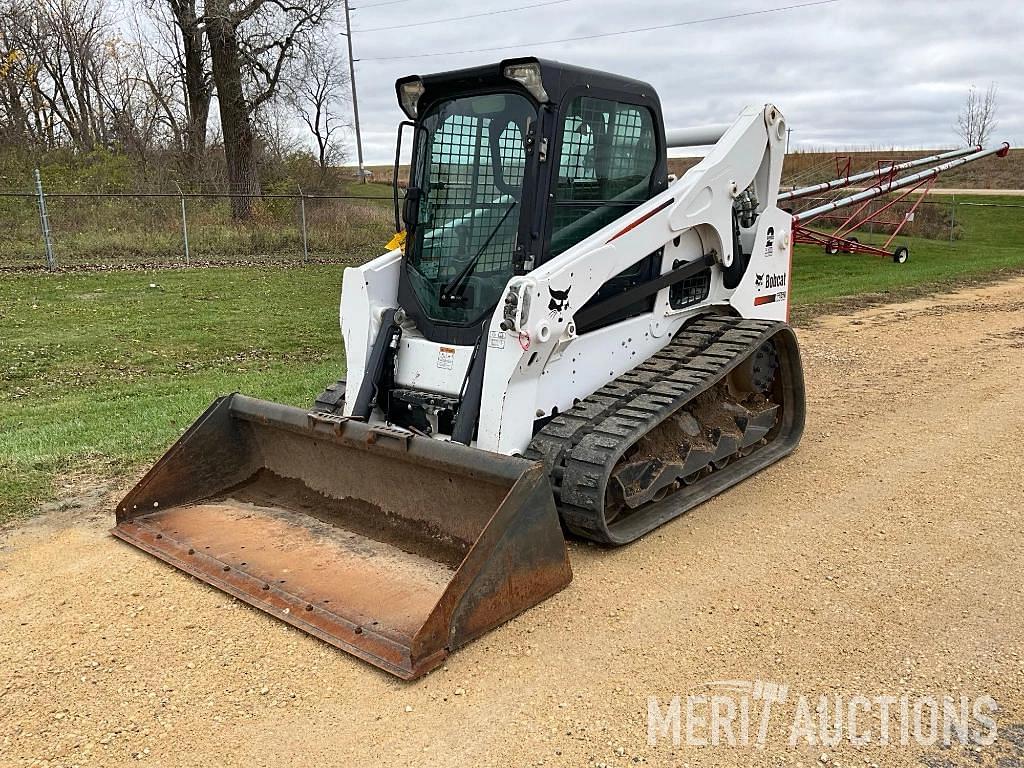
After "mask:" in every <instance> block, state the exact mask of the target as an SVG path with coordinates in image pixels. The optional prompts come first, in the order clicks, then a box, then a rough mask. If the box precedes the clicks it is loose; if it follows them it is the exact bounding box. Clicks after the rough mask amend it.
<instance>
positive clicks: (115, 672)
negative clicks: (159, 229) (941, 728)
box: [0, 278, 1024, 768]
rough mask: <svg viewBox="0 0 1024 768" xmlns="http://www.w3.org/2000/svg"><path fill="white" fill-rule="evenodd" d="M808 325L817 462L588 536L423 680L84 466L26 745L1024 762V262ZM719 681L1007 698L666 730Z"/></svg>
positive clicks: (392, 759) (147, 755) (16, 592)
mask: <svg viewBox="0 0 1024 768" xmlns="http://www.w3.org/2000/svg"><path fill="white" fill-rule="evenodd" d="M799 336H800V340H801V344H802V349H803V354H804V365H805V368H806V372H807V380H808V396H809V404H808V410H809V418H808V428H807V432H806V434H805V437H804V440H803V443H802V444H801V446H800V448H799V449H798V451H797V452H796V453H795V454H794V455H793V456H792V457H790V458H789V459H787V460H785V461H783V462H782V463H780V464H777V465H775V466H774V467H772V468H770V469H769V470H766V471H764V472H762V473H761V474H759V475H757V476H756V477H754V478H752V479H751V480H750V481H748V482H746V483H744V484H742V485H741V486H740V487H738V488H735V489H733V490H731V491H729V492H727V493H725V494H723V495H722V496H720V497H718V498H716V499H715V500H713V501H711V502H709V503H707V504H705V505H703V506H701V507H699V508H698V509H696V510H694V511H692V512H690V513H689V514H687V515H686V516H684V517H683V518H682V519H680V520H677V521H675V522H674V523H671V524H669V525H667V526H665V527H664V528H662V529H660V530H659V531H657V532H655V533H654V534H652V535H650V536H648V537H646V538H645V539H644V540H642V541H640V542H638V543H637V544H634V545H631V546H629V547H626V548H623V549H619V550H614V551H608V550H602V549H599V548H596V547H592V546H588V545H583V544H580V543H572V544H571V545H570V557H571V559H572V563H573V568H574V571H575V580H574V581H573V583H572V585H571V586H570V587H569V588H568V589H566V590H565V591H563V592H561V593H560V594H558V595H556V596H555V597H553V598H552V599H550V600H548V601H546V602H545V603H543V604H542V605H540V606H538V607H537V608H535V609H533V610H531V611H529V612H527V613H526V614H524V615H523V616H521V617H519V618H518V619H516V620H514V621H512V622H510V623H509V624H507V625H505V626H503V627H501V628H499V629H498V630H496V631H494V632H492V633H490V634H488V635H486V636H485V637H484V638H482V639H481V640H479V641H477V642H475V643H473V644H471V645H469V646H468V647H466V648H464V649H462V650H461V651H459V652H457V653H456V654H454V655H453V656H452V657H451V658H450V659H449V661H448V664H447V666H446V667H445V668H444V669H442V670H438V671H437V672H435V673H433V674H431V675H429V676H427V677H426V678H425V679H423V680H421V681H419V682H416V683H413V684H406V683H401V682H398V681H396V680H394V679H392V678H390V677H388V676H386V675H384V674H383V673H380V672H378V671H376V670H374V669H373V668H371V667H369V666H367V665H365V664H362V663H360V662H358V661H356V660H354V659H352V658H350V657H349V656H347V655H345V654H343V653H341V652H338V651H335V650H334V649H332V648H330V647H328V646H327V645H325V644H323V643H321V642H319V641H316V640H314V639H312V638H310V637H307V636H305V635H303V634H302V633H300V632H298V631H296V630H293V629H291V628H289V627H287V626H285V625H284V624H281V623H279V622H276V621H274V620H273V619H271V618H269V617H267V616H264V615H263V614H261V613H258V612H256V611H254V610H251V609H249V608H248V607H247V606H245V605H243V604H240V603H238V602H237V601H235V600H232V599H230V598H229V597H227V596H226V595H224V594H222V593H220V592H218V591H217V590H214V589H212V588H209V587H207V586H205V585H204V584H202V583H200V582H198V581H196V580H194V579H191V578H189V577H188V576H186V575H184V574H181V573H178V572H177V571H174V570H173V569H171V568H170V567H167V566H165V565H163V564H162V563H159V562H158V561H156V560H154V559H152V558H150V557H148V556H146V555H144V554H142V553H140V552H138V551H135V550H134V549H131V548H129V547H128V546H125V545H123V544H121V543H119V542H117V541H116V540H114V539H113V538H111V537H110V536H109V535H108V533H107V529H108V527H109V526H110V525H111V523H112V509H113V504H114V501H115V500H116V497H117V495H118V494H119V493H121V492H123V491H124V490H125V488H124V487H110V486H107V485H103V484H101V483H92V484H90V483H89V482H88V481H86V480H81V479H79V480H76V481H75V482H73V483H69V487H68V488H67V489H66V498H65V499H64V500H63V503H62V504H60V505H55V506H54V508H52V509H50V510H49V511H47V512H46V513H45V514H43V515H42V516H40V517H39V518H36V519H35V520H33V521H31V522H30V523H27V524H24V525H22V526H20V527H17V528H13V529H10V530H8V531H6V532H3V533H2V534H0V646H2V647H3V649H4V651H3V653H2V654H0V765H4V766H6V765H12V766H15V765H50V766H71V765H83V766H84V765H97V766H125V765H136V764H138V763H139V762H140V761H141V762H143V763H146V762H148V763H151V764H153V765H160V766H210V765H217V766H283V765H296V766H309V765H316V764H326V765H341V764H343V765H352V764H357V765H388V766H392V765H394V766H403V765H409V766H453V767H455V766H474V768H476V767H477V766H492V765H493V766H527V765H550V766H592V765H595V764H596V765H601V764H604V765H608V766H616V767H617V768H623V767H624V766H627V765H634V764H638V763H647V764H651V765H679V766H682V765H687V764H688V765H691V766H703V765H714V766H732V765H799V764H801V763H802V764H803V765H805V766H809V765H811V764H813V763H820V761H821V758H822V757H823V756H825V755H827V757H826V760H827V761H828V763H829V764H830V765H837V764H838V765H848V766H852V765H861V766H865V765H870V764H871V763H877V764H879V765H886V766H889V765H926V766H929V767H930V768H938V767H940V766H941V767H944V766H948V765H960V764H969V765H992V766H996V765H1000V766H1011V765H1022V764H1024V728H1022V727H1021V725H1020V724H1022V723H1024V568H1022V567H1021V554H1020V553H1021V552H1022V551H1024V511H1022V504H1021V501H1020V488H1021V478H1020V475H1021V468H1022V467H1024V442H1022V441H1021V439H1020V436H1021V434H1022V433H1024V388H1022V387H1021V380H1022V377H1024V279H1019V278H1018V279H1013V280H1009V281H1006V282H1003V283H999V284H994V285H987V286H982V287H976V288H971V289H969V290H965V291H961V292H958V293H953V294H949V295H946V296H941V297H931V298H923V299H918V300H914V301H910V302H907V303H904V304H898V305H887V306H881V307H874V308H870V309H866V310H860V311H857V312H855V313H852V314H847V315H842V316H826V317H820V318H817V319H816V320H814V321H813V322H811V324H809V325H807V326H805V327H803V328H802V329H800V330H799ZM716 680H750V681H753V680H770V681H777V682H780V683H784V684H786V685H788V686H789V689H790V691H791V692H792V693H794V694H795V693H797V692H801V693H805V694H807V695H808V696H810V697H813V698H814V700H817V696H818V695H819V694H829V695H833V694H836V693H843V694H845V695H847V696H849V695H852V694H854V693H864V694H865V695H867V696H875V695H883V694H892V695H896V696H898V695H900V694H901V693H904V692H906V693H909V694H912V695H918V694H926V695H927V694H931V695H940V696H941V695H942V693H945V692H949V693H954V694H958V693H959V692H961V691H962V692H964V693H967V694H969V695H971V696H978V695H982V694H987V695H990V696H992V697H993V698H994V699H995V700H996V702H998V704H999V707H1000V709H999V712H998V716H997V720H998V723H999V727H1000V734H1001V737H1000V739H998V740H997V742H996V744H995V745H993V746H992V747H991V748H985V749H983V750H982V751H981V752H980V753H967V752H965V750H964V749H963V748H961V747H957V746H955V747H953V748H952V749H950V750H940V749H937V748H921V747H918V746H916V745H915V746H908V747H897V746H888V747H883V746H879V745H875V744H869V745H867V746H864V747H860V748H855V747H854V746H852V745H851V744H850V743H849V741H846V740H844V741H843V742H842V743H841V744H839V745H838V746H836V747H834V748H823V747H821V746H820V745H815V746H808V745H806V744H803V743H800V744H798V745H797V746H790V745H789V743H788V738H787V737H788V725H789V723H790V722H791V717H792V716H791V715H787V717H788V718H790V719H789V720H784V721H780V722H779V723H778V727H776V724H775V723H774V722H773V725H772V729H771V731H770V738H769V739H768V743H767V745H766V747H765V748H764V749H754V748H751V747H735V748H732V747H725V746H721V747H692V746H686V745H685V744H684V745H682V746H680V747H673V746H672V744H671V742H670V741H668V740H662V741H660V742H659V743H658V744H657V745H655V746H650V745H649V744H648V743H647V719H648V714H647V713H648V697H649V696H657V697H659V700H660V701H662V702H664V703H667V701H668V700H669V699H670V698H671V697H672V696H675V695H681V696H683V698H684V701H685V697H686V696H687V695H689V694H699V693H705V692H707V683H708V682H710V681H716ZM1015 741H1016V743H1015ZM823 753H824V755H823ZM47 761H48V762H47ZM1000 761H1002V762H1000Z"/></svg>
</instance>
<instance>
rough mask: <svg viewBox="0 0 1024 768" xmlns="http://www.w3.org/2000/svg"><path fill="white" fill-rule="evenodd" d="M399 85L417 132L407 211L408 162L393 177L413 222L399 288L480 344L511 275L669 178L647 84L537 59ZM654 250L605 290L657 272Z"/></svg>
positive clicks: (421, 310)
mask: <svg viewBox="0 0 1024 768" xmlns="http://www.w3.org/2000/svg"><path fill="white" fill-rule="evenodd" d="M395 88H396V91H397V93H398V100H399V103H400V104H401V106H402V110H403V111H404V112H405V114H406V115H407V116H408V117H409V118H410V121H411V122H405V123H403V124H402V127H400V129H399V152H400V151H401V143H402V141H401V140H402V137H403V128H405V127H410V128H411V129H412V140H413V150H412V164H411V169H410V178H409V187H408V190H407V192H406V197H405V202H404V205H403V206H402V209H401V213H400V214H399V210H398V189H397V173H396V174H395V182H394V183H395V185H396V187H395V205H396V227H397V228H399V229H401V228H403V227H402V225H403V224H404V229H405V230H406V245H405V258H404V263H403V269H402V274H401V278H400V283H399V294H398V299H399V303H400V304H401V306H402V307H403V309H404V310H405V311H406V313H407V314H408V316H410V317H411V318H412V319H413V320H414V321H415V322H416V325H417V327H418V328H419V329H420V332H421V333H423V335H424V336H425V337H426V338H427V339H429V340H431V341H434V342H438V343H448V344H463V345H471V344H475V343H476V342H477V341H478V339H479V338H480V337H481V334H482V329H483V326H484V325H485V324H486V323H487V322H488V321H489V319H490V317H491V314H492V313H493V311H494V308H495V306H496V304H497V302H498V301H499V299H500V298H501V296H502V293H503V289H504V288H505V285H506V284H507V283H508V281H509V279H510V278H511V277H513V276H514V275H522V274H526V273H527V272H530V271H531V270H533V269H534V268H536V267H537V266H539V265H541V264H543V263H544V262H545V261H547V260H548V259H551V258H553V257H555V256H557V255H558V254H560V253H562V252H563V251H565V250H566V249H568V248H569V247H571V246H573V245H575V244H576V243H578V242H580V241H581V240H583V239H584V238H585V237H587V236H589V235H591V234H593V233H594V232H596V231H597V230H599V229H601V228H602V227H604V226H606V225H607V224H609V223H610V222H612V221H614V220H615V219H617V218H619V217H621V216H623V215H624V214H626V213H627V212H628V211H629V210H631V209H633V208H635V207H636V206H638V205H640V204H641V203H643V202H644V201H646V200H648V199H650V198H651V197H652V196H654V195H655V194H657V193H658V192H660V191H662V190H663V189H665V187H666V185H667V183H668V181H667V175H668V171H667V162H666V154H665V131H664V124H663V121H662V115H661V104H660V102H659V100H658V97H657V94H656V93H655V91H654V89H653V88H652V87H651V86H650V85H649V84H647V83H643V82H640V81H637V80H632V79H629V78H624V77H617V76H614V75H609V74H607V73H604V72H597V71H594V70H590V69H584V68H581V67H572V66H568V65H565V64H560V63H558V62H554V61H546V60H541V59H535V58H524V59H508V60H505V61H503V62H501V63H500V64H492V65H488V66H482V67H474V68H471V69H461V70H455V71H451V72H444V73H441V74H436V75H429V76H424V77H419V76H411V77H405V78H402V79H400V80H398V82H397V83H396V84H395ZM397 165H398V159H397V155H396V169H397ZM399 219H400V220H399ZM655 261H656V259H655V257H654V255H653V254H652V256H651V257H648V258H646V259H644V260H643V261H641V262H639V263H638V264H636V265H634V266H633V267H631V268H630V269H629V270H626V271H625V272H623V273H622V274H621V275H618V276H616V277H615V278H613V279H612V280H611V281H609V283H608V284H607V285H606V286H605V288H603V289H602V291H601V292H600V293H599V294H598V295H597V296H595V298H594V300H595V301H597V300H600V299H602V298H605V297H606V296H607V295H609V294H610V293H615V292H618V291H621V290H624V289H625V288H628V287H630V286H632V285H634V284H636V283H638V282H642V281H645V280H648V279H650V278H651V277H652V276H654V275H656V274H657V268H658V265H657V264H656V263H655ZM645 308H648V309H649V307H643V306H641V307H635V308H631V312H627V313H626V314H627V315H628V314H636V312H638V311H644V310H645ZM621 316H625V315H621V314H620V316H619V317H621ZM619 317H616V318H609V319H608V321H609V322H610V321H614V320H615V319H619Z"/></svg>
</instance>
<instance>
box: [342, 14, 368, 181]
mask: <svg viewBox="0 0 1024 768" xmlns="http://www.w3.org/2000/svg"><path fill="white" fill-rule="evenodd" d="M343 34H344V35H345V39H346V40H347V41H348V82H349V86H350V87H351V88H352V116H353V118H355V126H356V159H357V160H358V161H359V183H360V184H365V183H366V169H365V168H363V137H362V136H361V135H360V133H359V101H358V100H357V99H356V60H355V59H354V58H353V57H352V19H351V17H350V16H349V7H348V0H345V32H344V33H343Z"/></svg>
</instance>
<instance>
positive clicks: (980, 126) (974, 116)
mask: <svg viewBox="0 0 1024 768" xmlns="http://www.w3.org/2000/svg"><path fill="white" fill-rule="evenodd" d="M997 95H998V88H997V87H996V84H995V83H989V86H988V90H986V91H985V93H984V94H979V93H978V89H977V87H975V86H973V85H972V86H971V89H970V90H969V91H968V92H967V103H965V104H964V107H963V109H961V110H960V114H959V115H957V118H956V126H955V130H956V133H957V135H958V136H959V137H960V138H961V139H963V140H964V142H965V143H967V144H968V145H972V144H978V145H985V144H986V143H988V140H989V138H990V137H991V135H992V132H993V131H994V130H995V129H996V126H998V125H999V123H998V122H997V121H996V111H997V106H998V105H997V103H996V96H997Z"/></svg>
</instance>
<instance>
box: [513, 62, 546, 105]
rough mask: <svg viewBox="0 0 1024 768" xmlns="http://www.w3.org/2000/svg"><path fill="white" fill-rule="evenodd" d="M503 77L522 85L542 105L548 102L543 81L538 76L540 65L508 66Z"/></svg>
mask: <svg viewBox="0 0 1024 768" xmlns="http://www.w3.org/2000/svg"><path fill="white" fill-rule="evenodd" d="M505 77H507V78H508V79H509V80H515V81H516V82H517V83H522V85H523V87H524V88H526V90H528V91H529V92H530V94H531V95H532V96H533V97H534V98H535V99H537V101H539V102H541V103H544V102H546V101H548V92H547V91H545V90H544V81H543V80H542V79H541V76H540V64H538V63H537V62H535V61H533V62H529V63H527V64H509V65H507V66H506V67H505Z"/></svg>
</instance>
